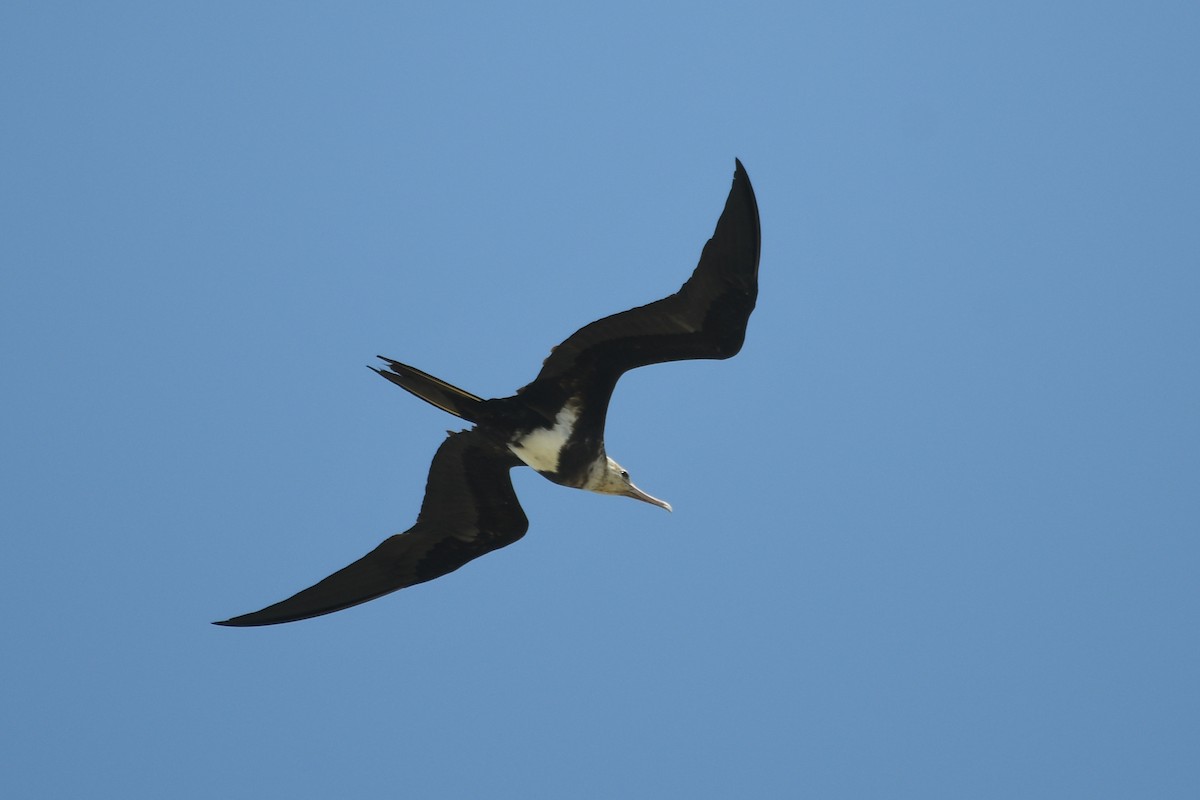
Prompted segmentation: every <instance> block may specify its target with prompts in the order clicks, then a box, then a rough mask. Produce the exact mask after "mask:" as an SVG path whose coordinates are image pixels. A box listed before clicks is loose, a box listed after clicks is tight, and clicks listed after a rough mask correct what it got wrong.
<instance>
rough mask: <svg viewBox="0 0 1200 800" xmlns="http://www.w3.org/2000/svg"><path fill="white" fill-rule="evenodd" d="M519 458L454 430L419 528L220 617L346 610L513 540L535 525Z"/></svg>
mask: <svg viewBox="0 0 1200 800" xmlns="http://www.w3.org/2000/svg"><path fill="white" fill-rule="evenodd" d="M520 463H521V462H520V461H519V460H518V459H517V458H516V457H515V456H513V455H512V453H510V452H509V451H508V450H507V448H504V447H503V446H502V445H498V444H497V443H495V442H494V441H492V440H491V439H489V438H488V437H486V436H485V435H484V434H481V433H479V432H477V431H474V430H471V431H464V432H461V433H452V434H450V436H449V437H448V438H447V439H446V441H445V442H443V443H442V445H441V447H439V448H438V451H437V454H436V455H435V456H434V457H433V464H432V465H430V467H429V480H428V482H427V483H426V486H425V500H424V502H423V503H422V504H421V513H420V515H419V516H418V517H417V522H416V524H415V525H413V527H412V528H410V529H409V530H407V531H406V532H404V533H401V534H397V535H395V536H392V537H390V538H388V539H386V540H385V541H384V542H383V544H381V545H379V546H378V547H376V548H375V549H374V550H372V551H371V552H370V553H367V554H366V555H365V556H363V557H362V558H360V559H359V560H358V561H355V562H354V563H353V564H351V565H350V566H348V567H346V568H344V569H341V570H338V571H337V572H335V573H333V574H332V575H330V576H329V577H328V578H326V579H325V580H323V581H321V582H320V583H318V584H316V585H315V586H311V587H309V588H307V589H305V590H304V591H302V592H300V593H298V594H295V595H293V596H292V597H289V598H288V599H287V600H283V601H281V602H279V603H275V604H274V605H271V606H267V607H266V608H264V609H262V610H261V611H255V612H253V613H250V614H243V615H241V616H239V617H233V618H232V619H227V620H224V621H222V622H218V623H215V624H217V625H229V626H234V627H249V626H255V625H274V624H277V623H280V622H295V621H297V620H301V619H308V618H309V617H316V616H320V615H321V614H328V613H331V612H333V611H341V610H342V609H344V608H349V607H350V606H354V605H358V604H359V603H365V602H367V601H368V600H374V599H375V598H376V597H381V596H383V595H385V594H388V593H389V592H394V591H396V590H397V589H403V588H405V587H406V586H412V585H414V584H418V583H423V582H425V581H428V580H433V579H434V578H438V577H441V576H442V575H445V574H447V573H449V572H453V571H454V570H456V569H458V568H459V567H461V566H462V565H463V564H466V563H467V562H468V561H471V560H472V559H476V558H479V556H482V555H485V554H486V553H490V552H491V551H493V550H498V549H499V548H501V547H504V546H506V545H510V544H512V543H513V542H515V541H517V540H518V539H520V538H521V537H522V536H524V535H525V531H526V530H527V529H528V527H529V521H528V520H527V519H526V517H525V512H524V511H522V510H521V505H520V503H519V502H518V501H517V495H516V493H515V492H514V491H513V486H512V479H511V477H510V476H509V470H510V469H511V468H512V467H514V466H516V465H518V464H520Z"/></svg>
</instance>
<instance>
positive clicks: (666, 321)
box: [217, 161, 760, 627]
mask: <svg viewBox="0 0 1200 800" xmlns="http://www.w3.org/2000/svg"><path fill="white" fill-rule="evenodd" d="M759 240H760V236H759V222H758V206H757V203H756V201H755V198H754V191H753V189H752V188H751V186H750V179H749V178H748V177H747V175H746V171H745V169H744V168H743V167H742V165H741V162H740V161H739V162H737V168H736V170H735V172H734V181H733V187H732V188H731V189H730V192H729V197H728V199H727V200H726V203H725V209H724V211H723V212H722V213H721V217H720V219H719V220H718V221H717V227H716V231H715V232H714V234H713V237H712V238H711V239H710V240H709V241H708V243H707V244H706V245H705V247H704V250H703V252H702V253H701V256H700V263H699V265H698V266H697V267H696V269H695V271H694V272H693V274H692V276H691V278H689V279H688V281H687V282H686V283H685V284H684V285H683V286H682V287H681V288H680V290H679V291H678V292H676V293H675V294H672V295H670V296H668V297H665V298H663V299H662V300H658V301H656V302H654V303H650V304H648V305H645V306H640V307H638V308H634V309H630V310H628V311H623V312H621V313H619V314H613V315H612V316H609V317H605V318H603V319H600V320H597V321H595V322H593V323H591V324H589V325H586V326H584V327H583V328H580V329H579V330H578V331H576V332H575V333H573V334H572V335H571V336H570V337H568V338H567V339H566V341H564V342H563V343H562V344H560V345H559V346H558V347H556V348H554V349H553V350H552V351H551V353H550V355H549V356H548V357H547V358H546V360H545V362H544V363H543V365H542V369H541V371H540V372H539V373H538V375H537V377H536V378H535V379H534V380H533V381H532V382H531V383H529V384H528V385H526V386H524V387H522V388H521V389H519V390H517V392H516V394H514V395H512V396H511V397H503V398H495V399H490V400H485V399H483V398H480V397H477V396H475V395H473V394H471V393H469V392H466V391H464V390H462V389H459V388H457V387H455V386H451V385H450V384H448V383H446V382H445V381H442V380H439V379H437V378H435V377H433V376H432V375H428V374H427V373H424V372H421V371H420V370H418V369H415V368H413V367H410V366H408V365H406V364H401V363H400V362H398V361H394V360H392V359H389V358H383V361H384V362H385V366H384V368H383V369H376V368H374V367H372V369H375V371H376V372H378V373H379V374H380V375H382V376H383V377H385V378H387V379H388V380H390V381H391V382H393V383H395V384H396V385H398V386H400V387H402V388H404V389H406V390H407V391H409V392H411V393H412V394H415V395H416V396H417V397H420V398H421V399H423V400H425V401H427V402H429V403H432V404H433V405H435V406H437V407H438V408H441V409H443V410H445V411H447V412H449V413H451V414H454V415H455V416H458V417H461V418H463V419H465V420H467V421H469V422H471V423H474V427H473V428H472V429H470V430H468V431H463V432H460V433H451V434H450V435H449V436H448V437H447V439H446V441H445V442H443V443H442V445H441V447H439V448H438V451H437V453H436V454H435V455H434V458H433V463H432V464H431V466H430V469H429V479H428V482H427V484H426V489H425V500H424V502H423V503H422V505H421V511H420V514H419V515H418V517H417V522H416V524H415V525H414V526H413V527H412V528H411V529H409V530H408V531H406V532H405V533H402V534H397V535H395V536H392V537H390V538H388V539H387V540H385V541H384V542H383V543H382V544H381V545H379V547H377V548H376V549H375V550H372V551H371V552H370V553H368V554H367V555H366V556H364V557H363V558H361V559H359V560H358V561H356V562H354V563H353V564H351V565H350V566H348V567H346V568H344V569H342V570H339V571H338V572H335V573H334V574H333V575H330V576H329V577H328V578H326V579H324V580H323V581H321V582H319V583H317V584H316V585H314V586H312V587H310V588H308V589H305V590H304V591H302V592H300V593H298V594H296V595H293V596H292V597H290V598H288V599H287V600H284V601H281V602H279V603H276V604H274V605H272V606H268V607H267V608H264V609H262V610H261V611H256V612H253V613H250V614H244V615H242V616H240V617H234V618H233V619H229V620H225V621H223V622H219V623H217V624H219V625H230V626H239V627H241V626H255V625H271V624H275V623H280V622H292V621H295V620H300V619H307V618H309V617H314V616H318V615H321V614H327V613H330V612H332V611H338V610H341V609H343V608H348V607H350V606H353V605H357V604H358V603H363V602H366V601H367V600H371V599H374V598H376V597H379V596H381V595H383V594H387V593H389V592H392V591H395V590H397V589H401V588H404V587H406V586H412V585H414V584H417V583H421V582H424V581H427V580H432V579H433V578H436V577H439V576H441V575H444V574H446V573H448V572H452V571H453V570H455V569H458V568H459V567H461V566H462V565H463V564H465V563H467V562H468V561H470V560H472V559H474V558H477V557H479V556H481V555H484V554H485V553H488V552H491V551H492V550H496V549H498V548H500V547H504V546H506V545H509V544H512V543H513V542H515V541H516V540H517V539H519V538H521V536H523V535H524V534H525V531H526V529H527V528H528V520H527V519H526V517H525V513H524V512H523V511H522V510H521V507H520V504H519V503H518V501H517V498H516V494H515V493H514V491H513V487H512V481H511V479H510V477H509V470H510V469H511V468H512V467H515V466H520V465H522V464H524V465H527V466H529V467H532V468H533V469H534V470H536V471H537V472H539V473H540V474H542V475H543V476H545V477H546V478H548V479H549V480H551V481H554V482H555V483H558V484H562V485H563V486H570V487H573V488H577V489H586V490H589V491H593V492H600V493H603V494H621V495H625V496H628V497H633V498H636V499H638V500H642V501H644V502H647V503H651V504H653V505H657V506H660V507H662V508H666V509H667V510H670V508H671V507H670V505H669V504H668V503H666V502H665V501H663V500H659V499H657V498H655V497H651V496H650V495H648V494H646V493H645V492H643V491H642V490H641V489H638V488H637V487H636V486H634V485H633V483H632V482H631V481H630V480H629V473H628V472H626V471H625V470H624V469H623V468H622V467H621V466H620V465H619V464H617V462H616V461H614V460H613V459H612V458H610V457H609V456H608V454H607V453H606V452H605V449H604V423H605V417H606V416H607V413H608V403H609V400H610V398H611V397H612V392H613V389H614V387H615V386H616V383H617V381H618V379H619V378H620V377H621V375H622V374H624V373H625V372H627V371H629V370H631V369H634V368H636V367H640V366H645V365H647V364H656V363H662V362H667V361H678V360H685V359H696V358H709V359H712V358H717V359H719V358H729V357H730V356H732V355H734V354H736V353H737V352H738V351H739V350H740V349H741V346H742V341H743V339H744V338H745V334H746V323H747V321H748V320H749V317H750V312H751V311H753V309H754V305H755V301H756V299H757V295H758V258H759ZM381 358H382V357H381Z"/></svg>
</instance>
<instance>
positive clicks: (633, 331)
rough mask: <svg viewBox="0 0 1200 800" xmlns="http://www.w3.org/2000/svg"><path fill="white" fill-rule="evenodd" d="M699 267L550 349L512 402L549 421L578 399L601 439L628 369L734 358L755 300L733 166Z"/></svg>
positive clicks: (746, 185) (751, 228)
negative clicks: (673, 286) (546, 414)
mask: <svg viewBox="0 0 1200 800" xmlns="http://www.w3.org/2000/svg"><path fill="white" fill-rule="evenodd" d="M735 163H736V168H735V170H734V175H733V186H732V187H731V188H730V190H729V196H728V197H727V198H726V200H725V208H724V210H723V211H722V212H721V216H720V218H719V219H718V220H717V227H716V230H715V231H714V232H713V235H712V238H711V239H709V240H708V242H707V243H706V244H705V245H704V249H703V250H702V251H701V253H700V263H699V264H697V265H696V269H695V270H694V271H693V272H692V276H691V277H690V278H688V280H687V282H685V283H684V284H683V286H682V287H680V289H679V291H678V292H676V293H675V294H672V295H669V296H667V297H664V298H663V299H662V300H658V301H655V302H653V303H649V304H647V305H644V306H639V307H637V308H632V309H629V310H628V311H622V312H620V313H618V314H613V315H611V316H608V317H604V318H603V319H599V320H596V321H595V322H593V323H590V324H588V325H585V326H584V327H582V328H580V329H579V330H577V331H575V333H573V334H571V335H570V336H569V337H567V339H566V341H564V342H563V343H562V344H560V345H559V346H558V347H556V348H554V349H553V350H552V351H551V352H550V355H549V356H548V357H547V358H546V361H545V362H544V363H543V365H542V370H541V372H539V373H538V376H537V378H535V379H534V381H533V382H532V383H530V384H529V385H527V386H525V387H523V388H521V389H520V390H519V391H518V392H517V396H518V397H520V398H521V399H522V400H524V401H525V402H526V403H528V404H529V405H531V406H533V407H535V408H547V409H549V410H550V411H551V413H553V412H555V411H557V409H558V408H561V405H562V402H563V400H564V399H565V396H569V395H575V394H582V395H584V396H586V397H587V400H588V403H587V406H586V408H585V410H584V413H585V414H586V415H587V416H588V417H589V419H588V421H587V424H589V425H590V426H592V427H593V428H595V429H596V430H597V431H598V432H602V431H603V425H604V416H605V412H606V410H607V408H608V401H609V398H610V397H611V395H612V391H613V388H614V387H615V386H616V383H617V380H618V379H619V378H620V377H621V375H622V374H624V373H625V372H628V371H629V370H631V369H634V368H636V367H643V366H646V365H649V364H661V363H663V362H667V361H682V360H686V359H697V358H711V359H722V358H729V357H731V356H733V355H736V354H737V352H738V351H739V350H741V349H742V342H743V341H744V339H745V337H746V324H747V322H748V321H749V319H750V312H751V311H753V310H754V305H755V302H756V301H757V299H758V259H759V249H760V241H761V234H760V231H759V221H758V203H757V202H756V200H755V197H754V189H753V187H751V185H750V178H749V176H748V175H747V174H746V169H745V168H744V167H743V166H742V162H741V161H736V162H735Z"/></svg>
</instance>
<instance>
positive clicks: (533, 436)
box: [508, 403, 579, 472]
mask: <svg viewBox="0 0 1200 800" xmlns="http://www.w3.org/2000/svg"><path fill="white" fill-rule="evenodd" d="M578 419H579V407H578V406H577V405H576V404H574V403H567V404H566V405H565V406H563V408H562V411H559V412H558V416H556V417H555V418H554V427H553V428H534V429H533V430H532V431H530V432H529V433H527V434H526V435H525V438H524V439H521V440H520V441H517V442H510V443H509V445H508V449H509V450H512V451H513V453H515V454H516V456H517V458H519V459H521V460H522V461H524V462H525V463H526V464H528V465H529V466H531V467H533V468H534V469H536V470H537V471H538V472H558V454H559V453H560V452H562V449H563V446H564V445H566V443H567V439H569V438H571V431H573V430H574V429H575V421H576V420H578Z"/></svg>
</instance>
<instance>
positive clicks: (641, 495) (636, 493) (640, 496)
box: [625, 483, 671, 511]
mask: <svg viewBox="0 0 1200 800" xmlns="http://www.w3.org/2000/svg"><path fill="white" fill-rule="evenodd" d="M625 496H626V497H632V498H633V499H634V500H641V501H642V502H643V503H649V504H650V505H652V506H658V507H659V508H665V509H666V510H667V511H670V510H671V504H670V503H668V502H667V501H666V500H659V499H658V498H657V497H651V496H650V495H648V494H646V493H645V492H643V491H642V490H641V489H639V488H637V487H636V486H634V485H633V484H632V483H631V484H629V489H628V491H626V492H625Z"/></svg>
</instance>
